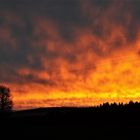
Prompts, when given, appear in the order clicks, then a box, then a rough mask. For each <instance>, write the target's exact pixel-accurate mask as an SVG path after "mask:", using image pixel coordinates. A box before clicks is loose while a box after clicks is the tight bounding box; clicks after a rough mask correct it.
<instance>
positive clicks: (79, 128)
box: [0, 101, 140, 139]
mask: <svg viewBox="0 0 140 140" xmlns="http://www.w3.org/2000/svg"><path fill="white" fill-rule="evenodd" d="M0 124H1V129H2V130H1V133H2V134H4V133H5V129H6V130H7V131H6V132H8V133H11V134H12V135H14V136H17V134H20V135H22V136H23V137H24V136H26V137H29V136H31V137H34V136H35V137H39V138H41V137H46V138H48V137H56V138H58V137H59V136H63V137H64V136H65V135H67V136H68V137H71V138H72V137H76V136H77V137H79V138H83V137H85V138H88V137H93V138H96V139H100V138H111V139H112V138H113V139H120V137H121V138H122V137H130V135H131V136H136V134H138V133H139V130H140V103H138V102H135V103H133V102H132V101H131V102H129V104H122V103H119V104H116V103H112V104H109V103H104V104H102V105H99V106H97V107H88V108H86V107H85V108H73V107H56V108H38V109H31V110H23V111H13V112H9V113H8V112H7V113H1V114H0ZM7 128H8V129H7ZM52 134H53V135H52ZM57 136H58V137H57Z"/></svg>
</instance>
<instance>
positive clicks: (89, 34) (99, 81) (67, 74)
mask: <svg viewBox="0 0 140 140" xmlns="http://www.w3.org/2000/svg"><path fill="white" fill-rule="evenodd" d="M117 3H118V4H117ZM80 4H81V13H80V14H81V16H83V17H86V16H88V18H86V19H88V20H89V21H90V23H88V22H87V24H86V23H85V21H83V23H85V24H84V25H82V24H80V23H79V22H78V21H77V20H76V19H75V18H74V20H76V21H77V22H76V21H73V22H74V23H75V22H76V23H75V24H76V25H74V23H73V22H72V21H71V23H67V21H66V20H67V18H66V19H63V17H61V16H60V17H59V18H62V19H63V20H64V21H61V22H66V23H65V24H64V25H65V26H68V33H69V30H71V32H72V33H71V32H70V33H71V34H72V35H73V36H74V37H67V38H68V39H65V37H64V35H63V36H62V35H61V33H60V32H61V31H60V28H62V25H63V24H62V25H61V26H58V25H59V24H61V22H60V23H57V22H56V20H57V18H56V17H55V16H54V17H52V18H51V14H49V17H48V18H47V16H43V14H42V16H41V15H40V14H39V13H37V14H36V15H34V16H32V18H31V20H32V24H31V26H33V27H32V35H31V37H28V36H27V38H26V39H23V42H24V41H29V40H31V41H29V43H27V47H31V48H30V49H29V50H28V48H27V47H26V49H27V50H25V52H24V51H23V53H26V51H27V52H28V53H29V54H28V55H27V58H26V59H27V60H28V61H29V62H30V63H29V64H28V65H25V67H24V65H23V67H22V65H21V66H20V67H17V71H16V72H17V74H18V76H19V77H20V78H19V79H23V81H22V80H21V81H18V80H17V79H18V78H17V79H16V78H15V79H14V81H16V82H11V83H10V82H9V83H8V82H7V83H6V84H7V86H8V87H9V88H10V89H11V92H12V97H13V102H14V108H15V109H26V108H35V107H54V106H78V107H79V106H93V105H98V104H100V103H103V102H124V103H126V102H129V101H130V100H133V101H140V27H137V28H139V29H138V31H137V32H138V34H136V35H134V37H132V39H131V35H128V34H127V33H128V32H129V34H130V32H131V31H128V30H129V28H130V27H131V26H128V25H129V24H130V22H132V21H133V20H134V19H133V18H134V17H133V15H131V10H129V7H127V8H126V9H125V10H126V11H125V12H124V11H123V10H122V9H123V6H124V7H125V2H124V3H123V2H122V1H119V2H118V1H117V0H114V3H113V4H109V7H108V8H106V9H104V10H103V11H102V10H101V9H102V8H98V6H93V5H92V6H91V4H90V1H88V2H86V1H81V2H80ZM96 4H97V5H98V2H96ZM123 4H124V5H123ZM110 5H111V6H110ZM114 5H115V6H114ZM54 9H55V8H54ZM56 9H57V8H56ZM58 9H59V8H58ZM130 9H131V7H130ZM119 10H120V11H122V12H123V14H124V15H123V16H122V17H121V18H120V16H121V15H118V13H119V14H120V13H121V12H120V11H119ZM40 11H46V10H41V9H40ZM50 11H51V10H50ZM52 13H53V12H52ZM61 14H62V13H61ZM61 14H60V15H61ZM69 14H70V13H69ZM121 14H122V13H121ZM23 15H24V14H23ZM25 15H26V14H25ZM37 15H38V16H37ZM54 15H55V14H54ZM58 15H59V14H58ZM79 16H80V15H79ZM137 16H138V15H137ZM93 17H94V18H93ZM53 18H54V19H53ZM59 18H58V19H59ZM115 18H117V19H118V20H117V19H115ZM25 19H26V18H25ZM27 19H30V18H27ZM121 20H123V21H121ZM28 22H30V20H29V21H28ZM69 22H70V21H69ZM81 22H82V21H81ZM123 22H125V25H126V27H125V26H124V25H123V24H124V23H123ZM18 24H20V23H18ZM69 24H72V25H71V26H70V25H69ZM77 24H80V25H79V26H78V25H77ZM10 25H12V24H10ZM130 25H131V24H130ZM136 25H137V24H136ZM69 26H70V27H69ZM127 26H128V27H127ZM132 26H135V24H134V25H133V24H132ZM137 26H139V25H137ZM96 27H98V28H99V27H102V28H101V29H100V28H99V29H100V31H98V30H99V29H98V30H97V28H96ZM64 29H65V28H64ZM66 29H67V28H66ZM1 30H2V29H1ZM17 32H18V31H17ZM19 32H21V31H20V30H19ZM29 32H30V31H29ZM2 33H3V34H5V35H0V38H2V40H4V39H3V38H7V40H8V38H10V35H9V33H8V31H7V32H6V31H5V32H4V31H3V32H2ZM68 33H67V31H66V33H64V34H68ZM15 34H16V33H15ZM17 34H18V33H17ZM24 34H28V32H27V33H24ZM5 36H6V37H5ZM17 36H18V35H17ZM23 36H25V35H23ZM128 36H130V37H128ZM71 38H72V39H71ZM133 38H134V39H133ZM10 39H11V38H10ZM10 39H9V40H10ZM5 40H6V39H5ZM7 40H6V41H7ZM20 40H22V39H20ZM130 40H131V41H130ZM12 42H13V44H14V43H15V40H14V39H13V40H12ZM17 44H18V43H17ZM6 45H7V44H6ZM14 45H15V44H14ZM23 45H26V43H25V42H24V44H23ZM28 45H29V46H28ZM17 46H18V45H17ZM21 47H22V46H21ZM15 49H17V47H16V48H15ZM32 49H33V51H32ZM6 50H7V49H6ZM21 50H22V49H21ZM32 52H33V53H34V55H32ZM6 54H7V53H6ZM8 54H9V53H8ZM20 54H21V55H23V54H22V53H21V52H20ZM15 55H16V51H15ZM4 58H5V57H4ZM6 58H7V57H6ZM15 58H16V57H15ZM22 59H23V58H22ZM37 59H39V60H40V61H39V62H40V63H41V64H40V65H41V67H39V66H40V65H39V66H38V65H37V66H38V67H39V68H36V65H32V62H36V63H37ZM8 60H9V59H8ZM11 62H13V61H11ZM25 62H26V61H25ZM18 63H19V62H18ZM29 65H31V66H29ZM24 78H25V79H24ZM7 81H8V80H7Z"/></svg>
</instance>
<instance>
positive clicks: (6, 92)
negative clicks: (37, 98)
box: [0, 86, 13, 112]
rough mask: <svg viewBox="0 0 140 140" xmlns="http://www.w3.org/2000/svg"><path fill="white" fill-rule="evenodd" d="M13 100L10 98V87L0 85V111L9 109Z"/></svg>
mask: <svg viewBox="0 0 140 140" xmlns="http://www.w3.org/2000/svg"><path fill="white" fill-rule="evenodd" d="M12 107H13V102H12V100H11V95H10V89H9V88H7V87H5V86H0V112H7V111H11V110H12Z"/></svg>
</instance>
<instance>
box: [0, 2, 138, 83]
mask: <svg viewBox="0 0 140 140" xmlns="http://www.w3.org/2000/svg"><path fill="white" fill-rule="evenodd" d="M86 5H87V6H86ZM84 7H85V8H84ZM112 7H113V8H112ZM139 7H140V1H138V0H137V1H135V0H134V1H132V0H126V1H123V2H122V1H118V2H117V1H116V0H113V1H112V0H100V1H99V0H39V1H38V0H0V73H1V80H0V81H1V82H2V81H8V82H16V81H22V79H23V82H24V81H34V82H37V83H48V84H50V85H51V84H52V85H53V81H51V80H50V81H49V80H48V79H47V80H45V81H43V80H42V79H38V78H36V77H34V76H33V75H28V76H27V77H26V76H25V77H24V76H21V75H20V74H18V70H19V69H22V68H29V69H34V70H37V71H40V70H46V69H45V68H44V64H43V62H42V58H43V59H46V61H47V62H48V64H49V65H48V69H47V70H48V72H50V73H51V71H54V68H51V66H53V65H54V67H55V64H53V61H54V60H57V59H58V58H60V57H61V58H62V59H64V60H66V61H68V62H69V63H70V64H71V63H74V62H75V61H77V54H82V53H83V54H86V51H87V48H86V49H85V50H82V49H81V48H80V49H77V48H75V46H72V45H73V42H75V41H77V40H76V39H77V36H76V35H77V34H76V33H75V30H80V31H81V32H82V30H83V29H85V28H89V29H90V31H91V32H92V34H93V35H94V36H96V37H98V38H99V39H100V40H102V41H104V40H105V39H106V38H107V37H108V38H109V37H110V34H111V33H110V32H111V31H112V27H111V26H110V25H112V24H113V25H114V24H115V26H121V27H123V29H124V30H125V37H126V39H127V41H128V42H130V43H131V42H133V41H135V40H136V37H137V34H138V28H139V25H140V15H139V13H140V9H139ZM38 17H40V18H39V20H40V21H41V22H42V23H43V22H48V21H51V23H53V24H54V26H56V30H57V31H56V32H58V33H57V35H58V37H59V38H57V37H55V35H54V34H55V33H54V34H49V33H48V31H47V30H49V27H47V29H46V30H44V27H45V28H46V23H45V24H41V25H42V26H43V27H41V26H39V25H38V22H37V20H38ZM43 20H44V21H43ZM105 23H107V25H105ZM50 28H53V27H50ZM36 29H38V30H39V31H41V33H37V35H36V34H35V30H36ZM54 38H55V39H54ZM56 38H57V39H56ZM50 40H51V41H54V42H58V40H61V42H62V41H63V42H64V43H68V44H71V45H70V47H71V48H70V50H72V52H67V51H65V48H66V47H64V46H63V45H65V44H63V43H60V44H59V45H58V47H57V48H55V49H54V50H53V51H50V50H49V45H48V42H49V41H50ZM123 42H124V41H123V40H122V38H121V37H118V38H117V37H116V38H115V39H114V42H112V43H110V44H109V45H110V46H112V49H111V50H113V49H114V48H118V46H122V44H123ZM90 46H91V49H88V50H89V51H91V52H94V53H95V54H97V55H98V56H100V57H102V56H103V55H104V52H103V50H102V48H99V47H98V44H97V43H95V42H94V41H93V42H91V44H90ZM68 47H69V46H68ZM60 48H63V49H60ZM7 75H8V78H7Z"/></svg>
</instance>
